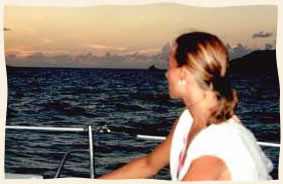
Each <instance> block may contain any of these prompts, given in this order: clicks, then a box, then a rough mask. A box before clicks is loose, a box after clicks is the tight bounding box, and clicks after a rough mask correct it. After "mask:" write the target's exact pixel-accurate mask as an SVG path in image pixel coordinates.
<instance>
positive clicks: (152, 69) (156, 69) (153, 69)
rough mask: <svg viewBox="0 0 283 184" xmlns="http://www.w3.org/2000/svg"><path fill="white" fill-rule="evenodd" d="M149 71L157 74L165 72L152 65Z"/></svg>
mask: <svg viewBox="0 0 283 184" xmlns="http://www.w3.org/2000/svg"><path fill="white" fill-rule="evenodd" d="M148 70H150V71H152V72H156V71H165V70H163V69H159V68H156V67H155V65H151V66H150V67H149V68H148Z"/></svg>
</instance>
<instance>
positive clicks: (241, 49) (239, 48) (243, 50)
mask: <svg viewBox="0 0 283 184" xmlns="http://www.w3.org/2000/svg"><path fill="white" fill-rule="evenodd" d="M226 48H227V51H228V54H229V58H230V59H235V58H237V57H241V56H244V55H247V54H249V53H250V52H252V49H250V48H248V47H246V46H244V45H243V44H242V43H238V44H237V45H236V46H235V47H232V46H231V45H230V44H227V45H226Z"/></svg>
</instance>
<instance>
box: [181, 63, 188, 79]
mask: <svg viewBox="0 0 283 184" xmlns="http://www.w3.org/2000/svg"><path fill="white" fill-rule="evenodd" d="M187 72H188V69H187V68H186V67H184V66H182V67H180V70H179V79H180V80H186V76H187Z"/></svg>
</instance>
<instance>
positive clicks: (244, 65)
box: [230, 50, 278, 74]
mask: <svg viewBox="0 0 283 184" xmlns="http://www.w3.org/2000/svg"><path fill="white" fill-rule="evenodd" d="M230 71H231V73H266V72H271V73H276V74H277V73H278V70H277V63H276V50H257V51H254V52H251V53H250V54H248V55H245V56H243V57H240V58H236V59H233V60H231V61H230Z"/></svg>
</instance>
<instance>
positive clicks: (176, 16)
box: [4, 3, 277, 68]
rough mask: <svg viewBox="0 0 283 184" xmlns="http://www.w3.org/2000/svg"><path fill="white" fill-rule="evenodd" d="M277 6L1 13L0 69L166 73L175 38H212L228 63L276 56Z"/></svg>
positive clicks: (51, 9) (17, 8) (10, 10)
mask: <svg viewBox="0 0 283 184" xmlns="http://www.w3.org/2000/svg"><path fill="white" fill-rule="evenodd" d="M276 30H277V7H276V6H263V5H262V6H258V5H257V6H235V7H223V8H203V7H193V6H188V5H180V4H173V3H170V4H166V3H162V4H153V5H138V6H134V5H132V6H129V5H127V6H117V5H115V6H114V5H113V6H109V5H108V6H92V7H80V8H70V7H69V8H67V7H65V8H64V7H60V8H59V7H28V6H26V7H24V6H6V7H5V12H4V31H5V33H4V34H5V35H4V41H5V54H6V63H7V64H8V65H13V66H37V67H38V66H42V67H50V66H51V67H104V68H109V67H110V68H147V67H149V66H150V65H151V64H155V65H156V66H158V67H162V68H166V60H167V58H168V57H167V55H168V52H169V49H170V46H169V45H170V44H171V43H172V42H173V40H174V38H176V37H177V36H178V35H180V34H181V33H184V32H188V31H205V32H210V33H213V34H216V35H217V36H219V37H220V39H222V40H223V42H224V43H225V44H227V48H228V50H229V54H230V58H235V57H239V56H242V55H245V54H247V53H249V52H251V51H252V50H256V49H275V44H276V35H277V33H276Z"/></svg>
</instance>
